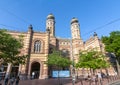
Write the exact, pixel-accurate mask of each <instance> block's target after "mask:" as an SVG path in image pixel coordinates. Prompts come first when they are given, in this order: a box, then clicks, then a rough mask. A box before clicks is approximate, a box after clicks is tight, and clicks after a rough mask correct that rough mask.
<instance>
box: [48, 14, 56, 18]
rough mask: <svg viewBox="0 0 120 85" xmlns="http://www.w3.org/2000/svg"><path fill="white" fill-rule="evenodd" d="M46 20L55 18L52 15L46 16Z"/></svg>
mask: <svg viewBox="0 0 120 85" xmlns="http://www.w3.org/2000/svg"><path fill="white" fill-rule="evenodd" d="M47 19H55V17H54V15H53V14H49V15H48V16H47Z"/></svg>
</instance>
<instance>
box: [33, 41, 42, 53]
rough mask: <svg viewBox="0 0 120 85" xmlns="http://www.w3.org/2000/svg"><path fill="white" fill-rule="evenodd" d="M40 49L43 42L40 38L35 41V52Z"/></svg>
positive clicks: (38, 51)
mask: <svg viewBox="0 0 120 85" xmlns="http://www.w3.org/2000/svg"><path fill="white" fill-rule="evenodd" d="M40 50H41V42H40V41H39V40H37V41H35V43H34V52H35V53H40Z"/></svg>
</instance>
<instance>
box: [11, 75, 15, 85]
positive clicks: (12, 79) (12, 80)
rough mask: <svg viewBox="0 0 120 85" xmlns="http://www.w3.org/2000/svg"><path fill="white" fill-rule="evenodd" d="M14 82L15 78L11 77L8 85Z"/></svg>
mask: <svg viewBox="0 0 120 85" xmlns="http://www.w3.org/2000/svg"><path fill="white" fill-rule="evenodd" d="M14 82H15V77H14V76H13V77H12V78H11V79H10V85H13V84H14Z"/></svg>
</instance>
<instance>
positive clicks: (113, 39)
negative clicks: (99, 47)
mask: <svg viewBox="0 0 120 85" xmlns="http://www.w3.org/2000/svg"><path fill="white" fill-rule="evenodd" d="M102 42H103V43H104V44H105V50H106V51H107V52H110V53H114V54H115V55H116V57H117V59H118V60H119V57H120V31H113V32H111V33H110V36H103V37H102ZM119 62H120V60H119Z"/></svg>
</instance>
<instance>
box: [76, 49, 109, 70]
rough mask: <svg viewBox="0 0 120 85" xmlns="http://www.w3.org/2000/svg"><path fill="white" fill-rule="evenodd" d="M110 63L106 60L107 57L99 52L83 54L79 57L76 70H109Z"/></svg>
mask: <svg viewBox="0 0 120 85" xmlns="http://www.w3.org/2000/svg"><path fill="white" fill-rule="evenodd" d="M108 66H109V63H108V62H107V61H106V60H105V56H104V55H103V54H102V53H100V52H97V51H89V52H81V53H80V55H79V62H78V63H77V64H76V68H90V69H93V72H94V70H95V69H100V68H107V67H108Z"/></svg>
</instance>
